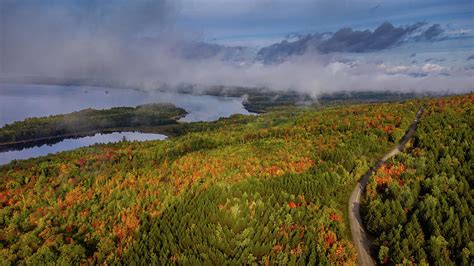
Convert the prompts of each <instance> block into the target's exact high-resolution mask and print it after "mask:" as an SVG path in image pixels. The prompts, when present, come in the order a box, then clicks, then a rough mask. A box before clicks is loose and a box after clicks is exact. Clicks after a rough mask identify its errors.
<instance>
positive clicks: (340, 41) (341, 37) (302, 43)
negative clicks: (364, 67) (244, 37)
mask: <svg viewBox="0 0 474 266" xmlns="http://www.w3.org/2000/svg"><path fill="white" fill-rule="evenodd" d="M423 25H425V24H424V23H415V24H412V25H409V26H400V27H394V26H393V25H392V24H391V23H389V22H385V23H383V24H381V25H380V26H379V27H377V28H376V29H375V30H374V31H370V30H364V31H359V30H353V29H352V28H343V29H340V30H338V31H337V32H335V33H334V34H332V35H331V34H329V33H323V34H309V35H307V36H304V37H302V38H300V39H299V40H297V41H294V42H288V41H283V42H281V43H277V44H274V45H271V46H268V47H264V48H262V49H261V50H260V51H259V57H260V59H261V60H262V61H264V62H265V63H274V62H279V61H281V59H283V58H285V57H287V56H293V55H301V54H304V53H305V52H306V51H307V50H317V51H319V52H320V53H324V54H326V53H332V52H355V53H363V52H371V51H379V50H383V49H387V48H390V47H393V46H395V45H398V44H399V43H400V42H401V41H402V38H403V37H405V36H406V35H408V34H410V33H412V32H413V31H415V30H417V29H419V28H420V27H421V26H423ZM327 36H329V38H328V37H327Z"/></svg>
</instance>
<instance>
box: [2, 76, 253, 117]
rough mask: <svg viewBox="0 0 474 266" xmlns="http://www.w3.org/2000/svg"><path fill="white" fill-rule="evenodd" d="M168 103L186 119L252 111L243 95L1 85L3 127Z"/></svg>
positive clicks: (226, 115) (225, 115) (224, 115)
mask: <svg viewBox="0 0 474 266" xmlns="http://www.w3.org/2000/svg"><path fill="white" fill-rule="evenodd" d="M159 102H167V103H173V104H175V105H176V106H177V107H181V108H184V109H185V110H186V111H188V113H189V114H188V115H187V116H186V117H184V118H183V120H184V121H187V122H192V121H213V120H217V119H219V118H220V117H228V116H231V115H232V114H249V112H248V111H247V110H245V108H244V106H243V105H242V100H241V99H240V98H232V97H216V96H209V95H191V94H178V93H169V92H153V91H150V92H144V91H138V90H131V89H116V88H100V87H84V86H54V85H18V84H0V126H3V125H4V124H7V123H12V122H14V121H18V120H24V119H25V118H28V117H38V116H48V115H54V114H64V113H70V112H74V111H79V110H82V109H86V108H93V109H107V108H111V107H119V106H132V107H135V106H137V105H141V104H146V103H159Z"/></svg>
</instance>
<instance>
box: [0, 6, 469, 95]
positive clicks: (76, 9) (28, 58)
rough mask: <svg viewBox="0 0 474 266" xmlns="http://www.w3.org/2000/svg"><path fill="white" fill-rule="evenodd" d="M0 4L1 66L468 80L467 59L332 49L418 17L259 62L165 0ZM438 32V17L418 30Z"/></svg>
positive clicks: (141, 81) (371, 45) (218, 81)
mask: <svg viewBox="0 0 474 266" xmlns="http://www.w3.org/2000/svg"><path fill="white" fill-rule="evenodd" d="M46 3H47V4H46ZM1 5H2V8H1V12H2V14H1V16H2V23H1V24H0V25H1V26H0V27H1V28H0V34H1V42H0V43H1V47H0V57H1V58H0V64H1V65H0V67H1V69H0V72H3V73H6V74H12V75H39V76H52V77H69V78H91V79H103V80H114V81H117V82H123V84H125V85H127V86H130V85H132V86H140V87H142V88H147V89H156V88H158V87H166V88H169V89H172V88H175V87H178V86H180V85H183V84H197V85H199V86H198V87H206V86H214V85H218V86H221V85H222V86H246V87H266V88H269V89H276V90H295V91H300V92H304V93H307V94H309V95H312V96H318V95H320V94H322V93H331V92H338V91H363V90H374V91H382V90H388V91H401V92H442V93H445V92H449V93H457V92H466V91H471V90H472V89H473V85H472V84H474V79H473V78H472V77H473V76H474V73H473V71H474V70H472V69H465V68H459V69H458V68H453V67H444V66H442V65H439V64H435V63H433V62H427V63H426V64H424V65H423V66H418V67H416V66H412V65H390V64H389V63H387V62H371V61H370V60H366V61H362V60H346V59H344V58H342V56H341V55H340V54H332V52H334V51H337V52H346V51H365V50H366V49H369V50H377V49H384V48H387V47H390V46H391V45H393V43H396V42H399V41H400V39H401V38H402V37H403V36H405V35H406V34H407V33H408V32H413V31H414V30H416V29H418V28H419V27H420V25H418V24H415V25H412V26H408V27H398V28H397V27H394V26H393V25H391V24H383V25H382V26H380V27H379V28H377V29H376V30H374V31H373V32H372V31H353V30H351V29H342V30H340V31H338V32H336V33H335V34H334V35H332V36H331V37H328V38H326V37H324V36H321V39H320V41H321V42H320V43H319V45H318V46H317V47H318V49H306V48H305V49H304V50H302V51H301V52H297V53H289V54H287V55H286V56H285V60H283V61H282V62H281V63H279V64H271V65H266V64H262V63H260V62H258V61H255V60H245V59H246V57H245V56H243V57H242V58H240V59H239V60H237V61H236V60H229V57H234V56H235V54H237V55H240V53H241V52H242V51H243V52H247V50H246V49H245V48H242V47H240V48H235V47H234V48H228V47H222V46H216V45H208V44H205V43H203V42H202V41H201V39H200V38H199V35H196V34H194V33H188V32H183V31H182V30H181V29H177V28H176V27H175V25H174V23H173V21H174V17H175V16H176V15H177V14H178V13H179V6H177V5H176V4H175V3H174V2H172V1H166V0H158V1H151V0H136V1H126V0H116V1H100V2H96V1H68V3H64V2H63V1H60V0H45V1H34V0H24V1H13V0H3V1H2V2H1ZM439 34H440V30H439V27H438V26H436V27H434V28H429V31H425V36H423V38H424V39H430V40H431V39H433V38H434V37H435V36H436V35H439ZM325 38H326V39H325ZM295 49H297V48H295ZM324 53H326V54H324Z"/></svg>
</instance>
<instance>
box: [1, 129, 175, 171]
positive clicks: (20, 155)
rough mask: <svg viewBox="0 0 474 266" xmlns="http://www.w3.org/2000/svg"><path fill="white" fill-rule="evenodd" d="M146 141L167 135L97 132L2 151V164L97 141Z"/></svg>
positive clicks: (75, 147) (162, 138) (71, 148)
mask: <svg viewBox="0 0 474 266" xmlns="http://www.w3.org/2000/svg"><path fill="white" fill-rule="evenodd" d="M124 139H126V140H128V141H145V140H164V139H166V136H165V135H162V134H148V133H140V132H113V133H109V134H101V133H98V134H95V135H94V136H90V137H83V138H77V139H65V140H62V141H60V142H58V143H56V144H53V145H46V144H45V145H41V146H40V147H33V148H26V149H23V150H16V151H7V152H2V153H0V165H1V164H7V163H9V162H11V161H12V160H22V159H28V158H34V157H39V156H44V155H48V154H50V153H57V152H60V151H67V150H73V149H77V148H80V147H85V146H90V145H93V144H96V143H112V142H119V141H122V140H124Z"/></svg>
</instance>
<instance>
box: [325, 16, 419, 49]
mask: <svg viewBox="0 0 474 266" xmlns="http://www.w3.org/2000/svg"><path fill="white" fill-rule="evenodd" d="M421 26H423V23H416V24H413V25H410V26H406V27H394V26H393V25H392V24H391V23H389V22H385V23H383V24H382V25H380V26H379V27H378V28H377V29H375V30H374V31H373V32H371V31H369V30H365V31H354V30H352V29H351V28H344V29H340V30H339V31H337V32H336V33H334V35H333V36H332V37H331V38H330V39H328V40H326V41H323V42H322V43H321V44H320V45H319V46H318V49H319V51H320V52H322V53H330V52H356V53H361V52H367V51H377V50H382V49H387V48H389V47H391V46H393V45H396V44H398V43H399V42H400V40H401V38H402V37H403V36H405V35H407V34H409V33H411V32H413V31H414V30H416V29H418V28H419V27H421Z"/></svg>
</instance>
